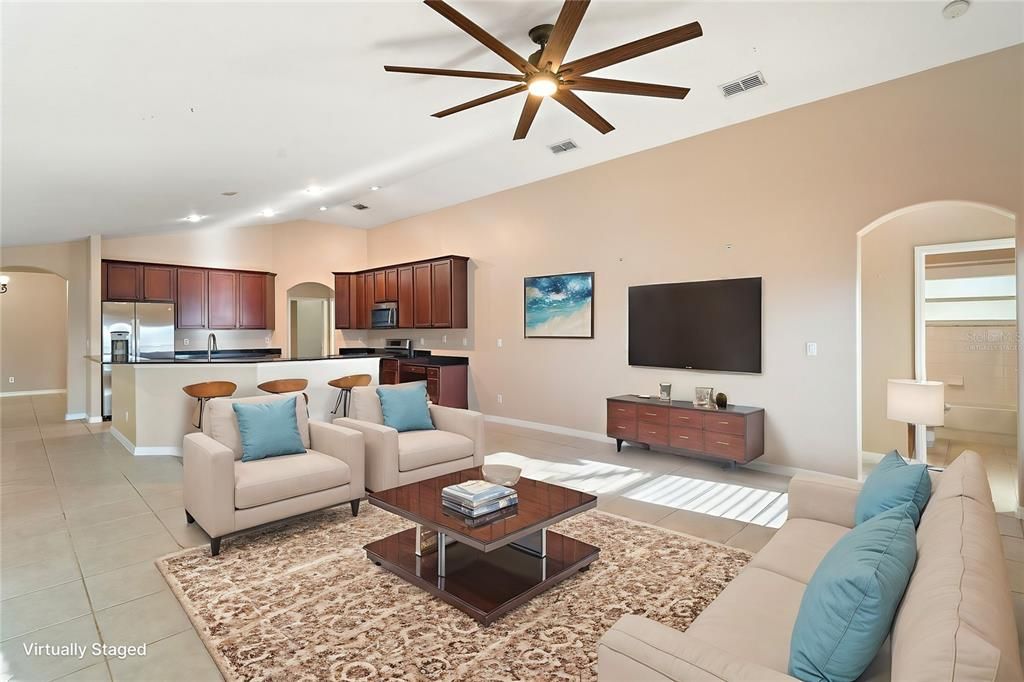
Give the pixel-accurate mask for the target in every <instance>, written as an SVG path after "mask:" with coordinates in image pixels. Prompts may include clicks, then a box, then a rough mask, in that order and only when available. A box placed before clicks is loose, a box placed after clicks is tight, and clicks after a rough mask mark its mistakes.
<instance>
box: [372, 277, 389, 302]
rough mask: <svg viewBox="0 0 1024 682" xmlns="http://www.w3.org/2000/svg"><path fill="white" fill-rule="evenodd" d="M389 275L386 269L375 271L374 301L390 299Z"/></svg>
mask: <svg viewBox="0 0 1024 682" xmlns="http://www.w3.org/2000/svg"><path fill="white" fill-rule="evenodd" d="M387 280H388V277H387V273H386V272H385V271H384V270H377V271H376V272H374V273H373V302H374V303H383V302H384V301H386V300H388V282H387Z"/></svg>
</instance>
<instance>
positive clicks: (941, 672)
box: [892, 452, 1024, 681]
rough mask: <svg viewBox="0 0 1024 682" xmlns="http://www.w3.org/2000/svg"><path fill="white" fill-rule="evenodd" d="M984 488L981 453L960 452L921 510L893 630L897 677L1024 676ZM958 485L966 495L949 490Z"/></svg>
mask: <svg viewBox="0 0 1024 682" xmlns="http://www.w3.org/2000/svg"><path fill="white" fill-rule="evenodd" d="M979 473H980V474H981V475H980V476H979ZM987 488H988V482H987V480H986V478H985V476H984V467H983V465H982V462H981V460H980V458H979V457H978V456H977V454H976V453H973V452H968V453H964V455H961V456H960V457H959V458H958V459H957V460H956V461H954V462H953V464H951V465H950V466H949V467H948V468H947V469H946V471H945V473H943V474H942V477H941V479H940V483H939V485H938V487H937V489H936V492H935V495H934V496H933V497H932V501H931V502H929V503H928V508H927V509H925V512H924V515H923V516H922V518H921V525H920V527H919V528H918V530H917V547H918V559H917V568H915V570H914V574H913V575H912V576H911V578H910V585H909V586H908V587H907V593H906V595H905V596H904V598H903V604H902V605H901V606H900V610H899V612H898V613H897V614H896V621H895V624H894V626H893V631H892V650H893V658H892V679H894V680H911V681H915V680H922V681H924V680H986V681H987V680H1021V679H1024V673H1022V671H1021V664H1020V658H1019V649H1018V646H1019V645H1018V640H1017V625H1016V622H1015V620H1014V615H1013V609H1012V608H1011V604H1012V601H1011V596H1010V583H1009V576H1008V574H1007V569H1006V562H1005V560H1004V558H1003V548H1002V541H1001V538H1000V536H999V528H998V526H997V524H996V516H995V511H994V510H993V508H992V502H991V494H985V493H984V492H983V490H982V489H984V490H987ZM958 490H962V491H964V492H965V493H966V494H965V495H959V496H951V493H952V491H958ZM976 497H980V498H981V499H975V498H976Z"/></svg>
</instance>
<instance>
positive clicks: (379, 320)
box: [370, 303, 398, 329]
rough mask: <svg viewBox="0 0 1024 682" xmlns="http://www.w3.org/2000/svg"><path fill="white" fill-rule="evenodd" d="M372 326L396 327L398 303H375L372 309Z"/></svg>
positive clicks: (378, 327)
mask: <svg viewBox="0 0 1024 682" xmlns="http://www.w3.org/2000/svg"><path fill="white" fill-rule="evenodd" d="M370 326H371V327H373V328H374V329H394V328H395V327H397V326H398V304H397V303H375V304H374V305H373V309H372V310H371V311H370Z"/></svg>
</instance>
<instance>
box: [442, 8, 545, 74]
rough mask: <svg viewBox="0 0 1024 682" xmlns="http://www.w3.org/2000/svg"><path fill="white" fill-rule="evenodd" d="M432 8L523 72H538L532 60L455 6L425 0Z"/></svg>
mask: <svg viewBox="0 0 1024 682" xmlns="http://www.w3.org/2000/svg"><path fill="white" fill-rule="evenodd" d="M423 4H425V5H426V6H427V7H429V8H430V9H432V10H434V11H435V12H437V13H438V14H440V15H441V16H443V17H444V18H445V19H447V20H448V21H450V22H452V23H453V24H455V25H456V26H458V27H459V28H461V29H462V30H463V31H465V32H466V33H468V34H469V35H471V36H473V37H474V38H476V40H477V41H478V42H479V43H481V44H482V45H483V46H484V47H486V48H487V49H489V50H490V51H491V52H493V53H494V54H496V55H498V56H499V57H501V58H502V59H504V60H505V61H506V62H508V63H509V64H511V65H512V66H514V67H516V68H517V69H519V70H520V71H522V72H523V73H536V72H537V67H535V66H534V65H533V64H531V63H530V62H528V61H526V60H525V59H523V58H522V57H520V56H519V55H518V54H516V53H515V52H514V51H513V50H512V48H510V47H509V46H508V45H506V44H505V43H503V42H501V41H500V40H498V39H497V38H495V37H494V36H492V35H491V34H490V33H488V32H487V31H485V30H483V29H482V28H480V27H479V26H477V25H476V24H474V23H473V22H472V21H470V20H469V19H467V18H466V17H465V16H463V15H462V14H460V13H459V12H458V11H457V10H456V9H455V8H454V7H452V6H451V5H449V4H448V3H447V2H444V0H423Z"/></svg>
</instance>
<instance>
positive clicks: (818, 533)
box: [750, 519, 850, 585]
mask: <svg viewBox="0 0 1024 682" xmlns="http://www.w3.org/2000/svg"><path fill="white" fill-rule="evenodd" d="M849 532H850V529H849V528H846V527H845V526H837V525H835V524H834V523H826V522H824V521H815V520H813V519H790V520H789V521H787V522H786V523H785V524H783V526H782V528H780V529H779V530H778V532H776V533H775V536H774V537H772V539H771V541H770V542H769V543H768V544H767V545H765V546H764V547H763V548H762V549H761V551H760V552H758V553H757V554H755V555H754V558H753V559H752V560H751V562H750V565H751V566H757V567H758V568H763V569H764V570H766V571H774V572H775V573H778V574H779V575H784V576H786V577H787V578H792V579H793V580H798V581H800V582H802V583H803V584H805V585H806V584H807V583H808V582H810V580H811V576H812V575H814V571H815V570H816V569H817V568H818V564H820V563H821V560H822V559H823V558H824V557H825V555H826V554H828V551H829V550H830V549H832V545H834V544H836V542H838V541H839V538H841V537H843V536H844V535H846V534H847V533H849Z"/></svg>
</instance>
